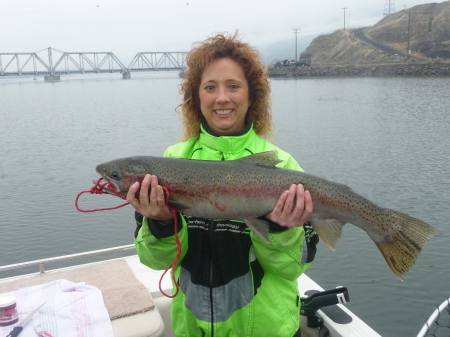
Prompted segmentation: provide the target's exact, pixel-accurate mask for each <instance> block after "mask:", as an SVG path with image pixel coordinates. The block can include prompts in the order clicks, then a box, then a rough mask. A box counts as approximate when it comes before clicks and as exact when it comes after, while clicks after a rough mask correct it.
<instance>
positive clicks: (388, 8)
mask: <svg viewBox="0 0 450 337" xmlns="http://www.w3.org/2000/svg"><path fill="white" fill-rule="evenodd" d="M394 13H395V5H394V0H386V1H385V3H384V12H383V15H384V16H387V15H391V14H394Z"/></svg>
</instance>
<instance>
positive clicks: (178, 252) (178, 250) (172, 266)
mask: <svg viewBox="0 0 450 337" xmlns="http://www.w3.org/2000/svg"><path fill="white" fill-rule="evenodd" d="M162 188H163V189H164V191H165V192H166V205H167V207H169V210H170V211H171V212H172V214H173V227H174V231H175V244H176V255H175V259H174V260H173V262H172V263H171V264H170V265H169V266H168V267H167V268H166V270H164V272H163V273H162V275H161V278H160V279H159V291H160V292H161V294H163V295H164V296H166V297H169V298H174V297H175V296H177V295H178V291H179V290H180V286H179V285H178V282H177V279H176V277H175V268H176V266H177V263H178V259H179V258H180V255H181V242H180V239H179V237H178V217H177V210H176V209H175V208H174V207H172V206H169V197H170V195H169V190H168V189H167V188H166V187H164V186H162ZM169 269H172V271H171V274H170V275H171V278H172V283H173V284H174V285H175V288H176V291H175V294H173V295H169V294H166V293H165V292H164V290H162V286H161V283H162V279H163V278H164V275H166V273H167V272H168V271H169Z"/></svg>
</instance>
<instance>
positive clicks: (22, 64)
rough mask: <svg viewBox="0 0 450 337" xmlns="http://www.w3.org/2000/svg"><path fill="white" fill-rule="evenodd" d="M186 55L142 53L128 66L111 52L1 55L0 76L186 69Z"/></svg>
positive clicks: (54, 51)
mask: <svg viewBox="0 0 450 337" xmlns="http://www.w3.org/2000/svg"><path fill="white" fill-rule="evenodd" d="M45 51H47V53H48V56H47V55H45ZM186 55H187V53H186V52H139V53H137V54H136V56H135V57H134V58H133V60H132V61H131V63H130V65H129V66H128V67H126V66H125V65H124V64H123V63H122V62H121V61H120V60H119V58H118V57H117V56H116V55H114V53H112V52H64V51H60V50H57V49H54V48H47V49H43V50H41V51H39V52H33V53H0V76H22V75H62V74H85V73H114V72H120V73H129V72H130V71H149V70H176V69H184V68H185V67H186ZM47 59H48V61H47ZM54 60H55V62H54Z"/></svg>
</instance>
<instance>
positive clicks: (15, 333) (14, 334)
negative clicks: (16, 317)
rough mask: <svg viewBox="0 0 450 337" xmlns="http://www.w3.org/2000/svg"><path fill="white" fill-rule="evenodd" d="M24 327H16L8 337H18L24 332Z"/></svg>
mask: <svg viewBox="0 0 450 337" xmlns="http://www.w3.org/2000/svg"><path fill="white" fill-rule="evenodd" d="M22 330H23V326H16V327H15V328H14V329H12V331H11V332H10V333H9V335H8V336H6V337H17V336H19V334H20V333H21V332H22Z"/></svg>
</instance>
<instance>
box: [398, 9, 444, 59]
mask: <svg viewBox="0 0 450 337" xmlns="http://www.w3.org/2000/svg"><path fill="white" fill-rule="evenodd" d="M435 12H439V10H437V9H436V10H432V9H430V10H427V11H411V9H410V10H409V11H408V44H407V46H406V58H408V59H409V57H410V56H411V50H410V49H409V48H410V47H409V42H410V40H411V13H431V14H433V13H435ZM430 29H431V28H430Z"/></svg>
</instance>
